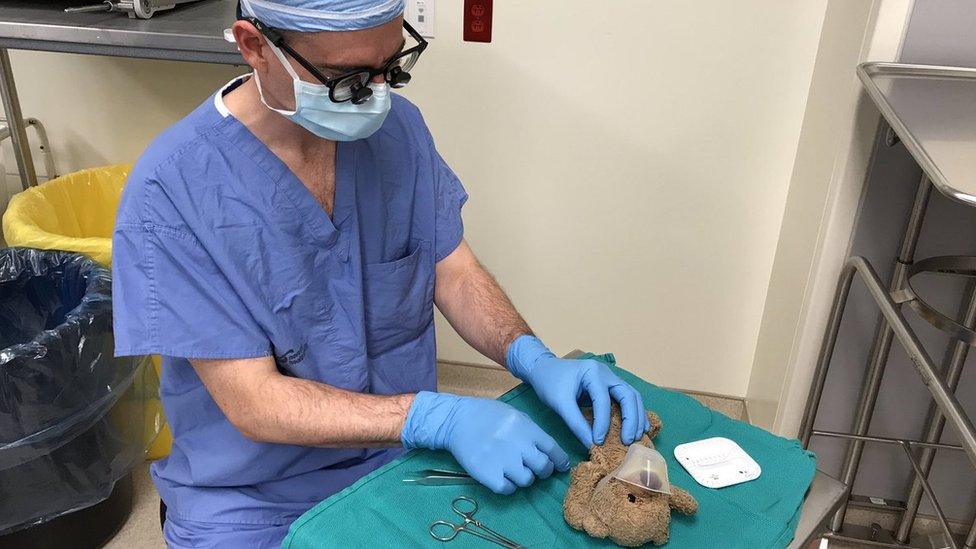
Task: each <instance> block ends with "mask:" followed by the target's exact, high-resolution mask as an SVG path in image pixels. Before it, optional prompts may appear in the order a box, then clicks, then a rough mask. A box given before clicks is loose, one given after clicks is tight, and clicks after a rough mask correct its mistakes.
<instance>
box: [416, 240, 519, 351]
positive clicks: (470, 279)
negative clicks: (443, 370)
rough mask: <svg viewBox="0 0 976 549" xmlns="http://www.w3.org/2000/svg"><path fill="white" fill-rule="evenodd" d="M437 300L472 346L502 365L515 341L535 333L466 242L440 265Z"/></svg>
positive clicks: (436, 292) (436, 288)
mask: <svg viewBox="0 0 976 549" xmlns="http://www.w3.org/2000/svg"><path fill="white" fill-rule="evenodd" d="M435 300H436V302H437V307H438V309H440V311H441V312H442V313H443V314H444V316H445V317H446V318H447V320H448V322H450V323H451V326H452V327H454V329H455V330H456V331H457V332H458V334H460V335H461V337H462V338H464V340H465V341H467V342H468V344H469V345H471V346H472V347H474V348H475V349H476V350H477V351H478V352H480V353H481V354H483V355H485V356H486V357H488V358H490V359H492V360H494V361H495V362H497V363H499V364H501V365H502V366H507V365H506V364H505V362H506V361H505V353H506V352H507V350H508V346H509V345H510V344H511V343H512V341H515V339H516V338H518V337H519V336H522V335H526V334H531V333H532V330H531V329H530V328H529V326H528V324H526V322H525V320H524V319H523V318H522V315H520V314H519V312H518V311H517V310H516V309H515V306H514V305H512V302H511V300H509V299H508V296H507V295H505V292H504V291H503V290H502V288H501V286H499V285H498V282H497V281H496V280H495V278H494V277H493V276H491V274H490V273H489V272H488V271H487V270H486V269H485V268H484V267H483V266H482V265H481V263H479V262H478V259H477V258H476V257H475V255H474V253H473V252H472V251H471V248H470V247H469V246H468V245H467V243H466V242H461V245H460V246H458V248H457V250H455V251H454V253H452V254H451V255H450V256H448V257H447V258H446V259H444V260H442V261H441V262H440V263H438V264H437V283H436V286H435Z"/></svg>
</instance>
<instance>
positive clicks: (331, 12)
mask: <svg viewBox="0 0 976 549" xmlns="http://www.w3.org/2000/svg"><path fill="white" fill-rule="evenodd" d="M240 2H241V11H242V12H243V14H244V15H245V16H246V17H254V18H255V19H257V20H258V21H261V22H262V23H264V24H265V25H268V26H270V27H274V28H278V29H284V30H293V31H301V32H318V31H351V30H360V29H368V28H371V27H376V26H379V25H382V24H383V23H388V22H390V21H392V20H393V19H394V18H396V17H397V16H398V15H400V14H401V13H403V0H240Z"/></svg>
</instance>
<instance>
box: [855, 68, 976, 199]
mask: <svg viewBox="0 0 976 549" xmlns="http://www.w3.org/2000/svg"><path fill="white" fill-rule="evenodd" d="M857 74H858V76H859V77H860V79H861V82H862V83H863V84H864V89H865V90H866V91H867V92H868V95H870V96H871V99H872V100H873V101H874V103H875V104H876V105H877V107H878V109H879V110H880V111H881V114H882V115H884V117H885V120H887V121H888V124H890V125H891V128H892V129H893V130H894V131H895V133H897V134H898V137H899V138H901V140H902V142H903V143H904V144H905V147H907V148H908V152H910V153H911V155H912V156H913V157H914V158H915V161H916V162H918V164H919V166H920V167H921V168H922V170H923V171H924V172H925V173H926V174H927V175H928V176H929V179H930V180H931V181H932V184H933V185H935V188H936V190H938V191H939V192H941V193H942V194H944V195H946V196H948V197H950V198H953V199H955V200H958V201H960V202H963V203H965V204H968V205H970V206H976V101H974V100H973V98H974V97H976V68H973V69H971V68H961V67H937V66H930V65H907V64H901V63H865V64H863V65H861V66H859V67H858V68H857Z"/></svg>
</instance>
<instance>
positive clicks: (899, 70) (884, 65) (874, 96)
mask: <svg viewBox="0 0 976 549" xmlns="http://www.w3.org/2000/svg"><path fill="white" fill-rule="evenodd" d="M879 74H887V75H898V76H941V77H959V78H966V79H972V80H973V81H974V82H976V68H968V67H948V66H941V65H914V64H907V63H889V62H866V63H861V64H860V65H858V66H857V75H858V78H859V79H860V80H861V83H862V84H863V85H864V89H865V91H867V93H868V95H869V96H870V97H871V100H872V102H874V104H875V106H876V107H877V108H878V110H879V111H881V115H882V116H883V117H884V119H885V120H886V121H887V122H888V124H889V125H890V126H891V128H892V129H893V130H894V131H895V133H896V134H897V135H898V137H899V138H900V139H901V141H902V143H904V144H905V148H907V149H908V152H909V153H910V154H911V155H912V157H913V158H914V159H915V161H916V162H918V165H919V167H921V168H922V171H924V172H925V174H926V175H927V176H928V177H929V180H931V181H932V184H933V185H935V187H936V189H938V190H939V192H940V193H942V194H944V195H945V196H948V197H949V198H951V199H953V200H956V201H958V202H961V203H963V204H966V205H967V206H976V197H973V196H971V195H969V194H966V193H963V192H960V191H959V190H957V189H956V188H954V187H953V186H952V185H951V184H950V183H949V181H948V180H947V179H946V177H945V176H944V175H943V174H942V171H941V170H940V169H939V167H938V165H936V163H935V161H934V160H932V158H931V157H930V156H929V155H928V153H927V152H926V151H925V149H924V148H923V147H922V145H921V143H919V142H918V140H917V139H916V138H915V135H914V134H913V133H912V132H911V130H910V129H909V128H908V127H907V126H905V124H904V123H903V122H902V121H901V119H900V118H899V117H898V115H897V113H895V111H894V109H893V108H892V107H891V104H890V103H889V102H888V100H887V98H886V97H885V95H884V93H882V92H881V90H880V89H879V88H878V86H877V84H875V82H874V80H873V76H875V75H879Z"/></svg>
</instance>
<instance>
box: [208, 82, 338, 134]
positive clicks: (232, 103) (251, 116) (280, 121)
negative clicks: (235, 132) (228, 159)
mask: <svg viewBox="0 0 976 549" xmlns="http://www.w3.org/2000/svg"><path fill="white" fill-rule="evenodd" d="M223 99H224V105H225V106H226V107H227V110H228V111H230V113H231V115H232V116H234V118H236V119H238V120H239V121H240V122H241V124H244V126H245V127H246V128H247V129H249V130H251V133H253V134H254V135H255V136H256V137H257V138H258V139H260V140H261V141H262V142H264V144H265V145H267V146H268V148H270V149H272V150H275V151H277V150H288V151H297V150H300V151H314V150H320V149H321V148H322V143H323V141H325V140H323V139H322V138H320V137H318V136H316V135H314V134H312V133H311V132H308V131H306V130H305V128H302V127H301V126H299V125H298V124H296V123H294V122H292V121H291V120H289V119H288V118H286V117H284V116H282V115H281V114H280V113H277V112H275V111H272V110H271V109H269V108H267V107H266V106H265V105H264V103H262V102H261V97H260V95H258V88H257V83H256V81H255V79H254V78H253V77H251V78H248V79H247V81H245V82H244V83H243V84H241V85H240V86H238V87H237V88H236V89H235V90H233V91H231V92H230V93H228V94H227V95H225V96H224V98H223Z"/></svg>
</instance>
